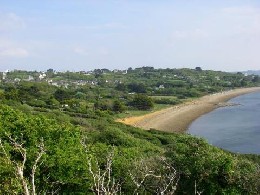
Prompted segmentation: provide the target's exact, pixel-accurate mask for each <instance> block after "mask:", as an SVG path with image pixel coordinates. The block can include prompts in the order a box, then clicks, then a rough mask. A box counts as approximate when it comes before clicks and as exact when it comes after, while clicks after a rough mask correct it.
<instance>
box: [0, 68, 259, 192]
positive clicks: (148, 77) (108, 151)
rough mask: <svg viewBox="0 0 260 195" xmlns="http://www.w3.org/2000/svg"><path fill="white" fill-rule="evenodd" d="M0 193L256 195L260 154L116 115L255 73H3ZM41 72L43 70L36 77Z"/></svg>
mask: <svg viewBox="0 0 260 195" xmlns="http://www.w3.org/2000/svg"><path fill="white" fill-rule="evenodd" d="M2 76H3V78H2V82H1V86H0V88H1V89H0V101H1V105H0V194H93V193H94V194H119V193H122V194H259V193H260V189H259V186H260V179H259V178H260V177H259V175H260V170H259V165H260V157H259V156H258V155H238V154H233V153H230V152H227V151H224V150H221V149H219V148H216V147H213V146H211V145H209V144H207V143H206V141H205V140H203V139H199V138H195V137H192V136H190V135H186V134H169V133H164V132H159V131H156V130H150V131H143V130H141V129H138V128H134V127H130V126H126V125H123V124H120V123H116V122H114V119H115V118H116V117H117V116H118V114H119V113H124V114H126V115H127V113H130V112H131V111H133V110H147V109H148V110H151V109H154V108H153V106H155V107H157V106H158V105H161V104H163V105H174V104H178V103H180V102H182V101H185V100H186V99H187V98H194V97H199V96H202V95H204V94H208V93H214V92H217V91H221V90H227V89H231V88H233V87H243V86H256V85H259V83H258V82H259V81H258V79H255V76H254V75H249V76H244V75H243V74H240V73H239V74H232V73H224V72H214V71H204V70H202V69H199V67H197V68H196V70H190V69H180V70H178V69H166V70H163V69H159V70H156V69H153V68H152V67H142V68H137V69H128V72H127V73H126V72H125V71H121V72H111V71H109V70H107V69H98V70H94V71H93V72H89V73H86V72H81V73H72V72H65V73H57V72H55V71H54V70H52V69H49V70H48V71H47V72H46V73H40V72H26V71H13V72H9V73H3V74H2ZM40 76H41V77H40Z"/></svg>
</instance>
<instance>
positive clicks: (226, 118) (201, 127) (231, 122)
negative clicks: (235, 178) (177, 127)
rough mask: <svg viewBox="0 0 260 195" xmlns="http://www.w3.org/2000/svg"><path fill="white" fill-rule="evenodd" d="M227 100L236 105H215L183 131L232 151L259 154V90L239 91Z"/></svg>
mask: <svg viewBox="0 0 260 195" xmlns="http://www.w3.org/2000/svg"><path fill="white" fill-rule="evenodd" d="M229 102H230V103H234V104H238V105H236V106H229V107H221V108H217V109H216V110H214V111H212V112H210V113H208V114H206V115H203V116H201V117H200V118H198V119H197V120H195V121H194V122H193V123H192V124H191V125H190V127H189V129H188V132H187V133H189V134H192V135H195V136H198V137H203V138H205V139H207V141H208V142H209V143H210V144H212V145H214V146H217V147H220V148H223V149H226V150H229V151H232V152H238V153H244V154H245V153H246V154H249V153H250V154H260V92H255V93H249V94H245V95H241V96H238V97H236V98H233V99H231V100H229Z"/></svg>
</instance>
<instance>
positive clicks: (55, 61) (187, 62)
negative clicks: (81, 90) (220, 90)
mask: <svg viewBox="0 0 260 195" xmlns="http://www.w3.org/2000/svg"><path fill="white" fill-rule="evenodd" d="M140 66H154V67H156V68H159V67H161V68H182V67H188V68H194V67H196V66H201V67H202V68H203V69H212V70H224V71H242V70H247V69H260V1H259V0H218V1H208V0H44V1H41V0H1V1H0V71H3V70H6V69H9V70H12V69H26V70H46V69H48V68H53V69H55V70H72V71H76V70H91V69H95V68H109V69H126V68H128V67H140Z"/></svg>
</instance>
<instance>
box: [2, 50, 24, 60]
mask: <svg viewBox="0 0 260 195" xmlns="http://www.w3.org/2000/svg"><path fill="white" fill-rule="evenodd" d="M28 56H29V52H28V51H27V50H26V49H23V48H5V49H0V57H3V58H6V57H15V58H25V57H28Z"/></svg>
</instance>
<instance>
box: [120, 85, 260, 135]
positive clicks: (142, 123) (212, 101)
mask: <svg viewBox="0 0 260 195" xmlns="http://www.w3.org/2000/svg"><path fill="white" fill-rule="evenodd" d="M255 91H260V87H253V88H241V89H235V90H231V91H225V92H221V93H216V94H212V95H207V96H203V97H201V98H198V99H196V100H193V101H189V102H186V103H183V104H179V105H176V106H173V107H169V108H166V109H163V110H160V111H157V112H152V113H149V114H146V115H143V116H137V117H129V118H124V119H118V120H117V122H122V123H125V124H128V125H132V126H135V127H140V128H142V129H145V130H149V129H157V130H161V131H167V132H185V131H186V130H187V128H188V127H189V125H190V124H191V123H192V122H193V121H194V120H195V119H197V118H198V117H200V116H201V115H203V114H206V113H208V112H210V111H212V110H214V109H216V108H218V107H220V106H226V104H225V102H226V101H228V100H229V99H232V98H234V97H236V96H239V95H243V94H246V93H251V92H255Z"/></svg>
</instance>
